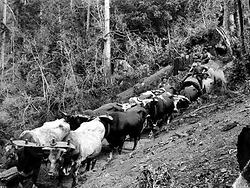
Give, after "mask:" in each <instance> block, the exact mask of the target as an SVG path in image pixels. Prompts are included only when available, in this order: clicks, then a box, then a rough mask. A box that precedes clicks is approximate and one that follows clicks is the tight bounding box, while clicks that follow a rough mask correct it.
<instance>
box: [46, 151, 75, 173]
mask: <svg viewBox="0 0 250 188" xmlns="http://www.w3.org/2000/svg"><path fill="white" fill-rule="evenodd" d="M43 150H47V151H49V157H48V162H49V172H48V175H49V176H51V177H56V176H58V175H59V174H61V175H65V176H67V175H69V174H70V173H71V169H72V167H73V165H74V160H73V158H72V156H73V150H71V149H65V148H50V147H45V148H43Z"/></svg>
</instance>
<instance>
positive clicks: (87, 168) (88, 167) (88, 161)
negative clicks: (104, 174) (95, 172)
mask: <svg viewBox="0 0 250 188" xmlns="http://www.w3.org/2000/svg"><path fill="white" fill-rule="evenodd" d="M90 163H91V159H86V171H89V170H90Z"/></svg>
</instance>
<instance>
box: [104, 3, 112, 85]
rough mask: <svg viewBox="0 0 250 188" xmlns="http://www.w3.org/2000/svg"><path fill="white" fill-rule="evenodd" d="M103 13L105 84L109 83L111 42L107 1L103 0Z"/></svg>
mask: <svg viewBox="0 0 250 188" xmlns="http://www.w3.org/2000/svg"><path fill="white" fill-rule="evenodd" d="M104 6H105V13H104V19H105V23H104V24H105V30H104V39H105V44H104V79H105V83H106V84H110V83H111V61H110V57H111V52H110V46H111V40H110V30H109V29H110V28H109V25H110V12H109V0H105V4H104Z"/></svg>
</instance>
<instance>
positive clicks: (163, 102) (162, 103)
mask: <svg viewBox="0 0 250 188" xmlns="http://www.w3.org/2000/svg"><path fill="white" fill-rule="evenodd" d="M145 108H146V109H147V111H148V114H149V121H151V122H152V127H161V126H162V123H163V122H167V123H169V122H170V120H171V118H172V113H173V112H174V108H175V106H174V99H173V96H169V95H161V96H158V97H155V98H154V100H153V101H152V102H150V103H148V104H147V105H146V106H145Z"/></svg>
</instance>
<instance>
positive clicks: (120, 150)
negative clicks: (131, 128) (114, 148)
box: [118, 136, 126, 155]
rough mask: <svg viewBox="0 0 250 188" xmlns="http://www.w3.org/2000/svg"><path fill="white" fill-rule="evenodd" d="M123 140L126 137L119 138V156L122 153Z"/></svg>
mask: <svg viewBox="0 0 250 188" xmlns="http://www.w3.org/2000/svg"><path fill="white" fill-rule="evenodd" d="M125 139H126V136H124V137H121V140H120V144H119V146H118V153H119V155H121V153H122V148H123V144H124V142H125Z"/></svg>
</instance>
